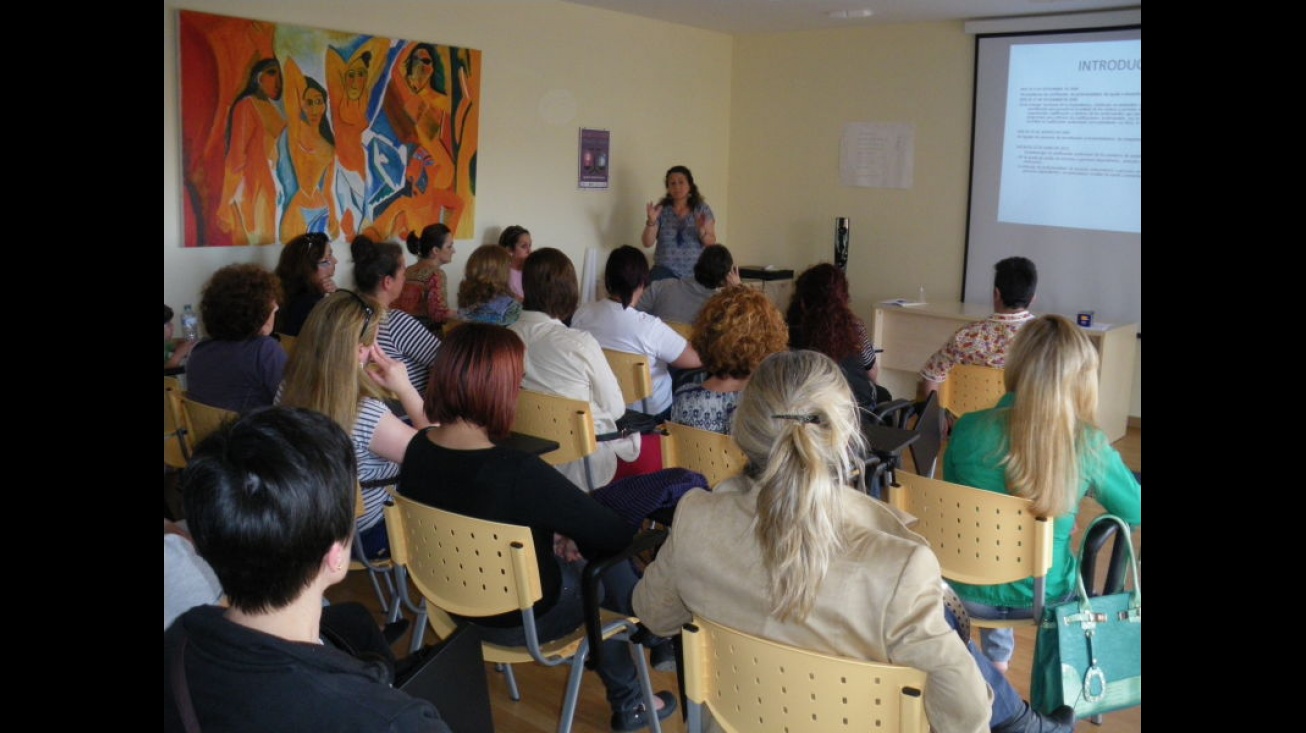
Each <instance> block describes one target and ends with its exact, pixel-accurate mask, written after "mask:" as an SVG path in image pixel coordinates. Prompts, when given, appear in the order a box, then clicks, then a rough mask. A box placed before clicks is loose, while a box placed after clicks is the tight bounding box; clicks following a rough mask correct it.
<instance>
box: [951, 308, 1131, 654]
mask: <svg viewBox="0 0 1306 733" xmlns="http://www.w3.org/2000/svg"><path fill="white" fill-rule="evenodd" d="M1097 369H1098V355H1097V350H1096V349H1094V348H1093V344H1092V342H1091V341H1089V339H1088V336H1087V335H1086V334H1085V333H1084V331H1083V329H1081V328H1080V327H1079V326H1077V325H1075V324H1074V323H1072V322H1070V320H1068V319H1066V318H1063V317H1062V316H1057V315H1046V316H1040V317H1038V318H1036V319H1034V320H1032V321H1030V322H1029V323H1028V324H1026V325H1025V327H1024V328H1022V329H1021V330H1020V332H1019V333H1017V334H1016V338H1015V340H1014V341H1012V343H1011V348H1010V349H1009V350H1008V351H1007V365H1006V371H1005V373H1004V375H1003V380H1004V381H1005V383H1006V387H1007V394H1006V395H1004V396H1003V398H1002V399H1001V400H999V401H998V404H997V406H996V407H993V408H992V409H988V410H980V411H978V412H972V413H968V414H966V415H964V416H962V418H961V419H960V420H958V421H957V424H956V426H954V427H953V430H952V438H951V439H950V441H949V443H948V450H947V452H946V453H945V454H944V457H943V475H944V476H945V477H946V478H947V479H948V480H949V481H952V482H955V483H959V484H965V485H967V486H975V487H977V488H981V489H986V490H988V491H997V492H1002V493H1006V494H1012V495H1014V496H1023V497H1025V498H1027V499H1030V500H1031V501H1033V502H1034V510H1035V511H1036V512H1037V513H1038V514H1040V515H1041V516H1045V517H1050V518H1052V519H1053V530H1052V532H1053V551H1052V569H1051V570H1050V571H1049V572H1048V577H1047V585H1046V596H1047V598H1048V599H1049V601H1055V600H1060V599H1063V598H1067V597H1071V596H1073V595H1074V594H1075V592H1076V591H1075V587H1076V583H1075V573H1077V572H1079V564H1078V562H1077V561H1076V559H1075V556H1074V552H1073V550H1072V549H1071V546H1070V537H1071V535H1072V534H1073V533H1074V531H1075V521H1076V517H1077V516H1078V514H1079V505H1080V502H1081V501H1082V500H1083V498H1084V496H1085V495H1087V494H1088V493H1089V492H1090V491H1091V492H1092V493H1093V497H1094V498H1095V499H1096V500H1097V501H1098V503H1100V504H1101V505H1102V506H1103V507H1105V508H1106V510H1107V511H1108V512H1110V513H1112V514H1115V515H1117V516H1119V517H1121V518H1122V519H1124V520H1125V521H1126V522H1129V523H1130V524H1131V525H1139V524H1141V523H1142V521H1143V506H1142V492H1143V490H1142V486H1141V484H1139V482H1138V479H1137V477H1135V475H1134V473H1133V472H1132V471H1130V470H1129V468H1128V467H1127V466H1126V465H1125V462H1124V460H1123V459H1122V458H1121V457H1120V454H1119V453H1118V452H1117V451H1116V450H1115V449H1114V448H1112V447H1111V444H1110V442H1109V441H1108V440H1107V437H1106V434H1105V433H1103V432H1102V431H1101V430H1100V429H1098V427H1097V424H1096V416H1097ZM953 587H954V588H955V589H956V590H957V595H958V596H960V597H961V599H962V601H963V602H965V604H966V607H967V609H968V610H969V611H970V613H971V615H972V616H976V617H979V618H1029V616H1030V614H1031V613H1032V612H1033V603H1034V584H1033V581H1032V580H1025V581H1021V582H1019V583H1009V584H1006V585H990V586H971V585H965V584H962V583H953ZM981 635H982V638H983V647H984V653H985V655H987V656H988V657H989V658H990V659H991V660H993V662H994V664H995V666H997V667H998V669H1001V670H1004V671H1005V669H1006V667H1007V663H1008V661H1009V660H1010V659H1011V655H1012V652H1013V651H1014V649H1015V637H1014V634H1013V633H1012V630H1011V629H983V630H981Z"/></svg>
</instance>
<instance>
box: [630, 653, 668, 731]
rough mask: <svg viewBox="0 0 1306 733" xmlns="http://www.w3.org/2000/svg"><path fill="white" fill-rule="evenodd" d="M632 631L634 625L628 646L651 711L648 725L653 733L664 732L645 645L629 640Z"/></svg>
mask: <svg viewBox="0 0 1306 733" xmlns="http://www.w3.org/2000/svg"><path fill="white" fill-rule="evenodd" d="M632 633H634V628H633V627H631V630H630V631H627V632H626V638H627V644H626V646H628V647H629V648H630V654H631V656H632V657H634V659H635V671H636V672H638V673H639V688H640V691H641V692H643V693H644V707H645V709H647V710H648V711H649V716H648V722H649V726H648V727H649V730H651V731H653V733H662V722H661V721H660V720H658V714H657V709H658V704H657V700H656V699H654V697H653V679H652V677H650V676H649V673H648V660H647V659H645V658H644V646H643V645H642V644H636V643H634V642H632V641H629V638H630V635H631V634H632Z"/></svg>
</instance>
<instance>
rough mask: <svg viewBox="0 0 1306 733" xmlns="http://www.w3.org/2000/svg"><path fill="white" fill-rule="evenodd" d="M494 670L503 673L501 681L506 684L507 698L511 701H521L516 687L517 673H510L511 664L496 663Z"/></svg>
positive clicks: (519, 691)
mask: <svg viewBox="0 0 1306 733" xmlns="http://www.w3.org/2000/svg"><path fill="white" fill-rule="evenodd" d="M494 669H495V671H498V672H502V673H503V681H504V682H506V683H507V684H508V698H509V699H510V700H512V701H513V702H521V690H519V689H517V675H515V674H513V673H512V665H511V664H502V663H500V664H496V665H494Z"/></svg>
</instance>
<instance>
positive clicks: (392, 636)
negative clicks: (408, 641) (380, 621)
mask: <svg viewBox="0 0 1306 733" xmlns="http://www.w3.org/2000/svg"><path fill="white" fill-rule="evenodd" d="M406 631H408V619H406V618H400V619H398V620H396V621H395V622H394V623H389V624H386V625H385V628H384V629H381V636H382V637H384V638H385V643H387V644H393V643H395V642H396V641H399V639H401V638H402V637H403V635H404V632H406Z"/></svg>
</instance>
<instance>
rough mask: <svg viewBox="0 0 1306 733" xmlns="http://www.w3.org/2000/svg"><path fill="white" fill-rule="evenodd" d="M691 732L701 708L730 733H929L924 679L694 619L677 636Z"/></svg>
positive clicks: (697, 728) (904, 669) (922, 675)
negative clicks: (681, 650) (836, 732)
mask: <svg viewBox="0 0 1306 733" xmlns="http://www.w3.org/2000/svg"><path fill="white" fill-rule="evenodd" d="M681 643H682V645H683V646H684V653H685V698H686V700H687V701H688V709H689V726H688V730H689V731H690V733H698V732H699V731H702V730H703V712H704V711H703V709H704V708H706V709H707V710H710V711H711V713H712V717H713V718H714V719H715V721H716V723H717V724H718V725H719V726H720V727H721V728H722V729H724V730H726V731H729V732H730V733H736V732H739V733H742V732H743V731H759V730H771V731H794V733H798V732H800V731H811V732H813V733H815V732H816V731H834V730H849V731H852V730H858V731H885V732H886V733H889V732H893V731H904V732H908V731H909V732H910V733H927V732H928V731H929V729H930V727H929V723H928V721H927V720H926V718H925V702H924V697H923V693H924V691H925V681H926V675H925V673H924V672H922V671H920V670H918V669H914V668H912V667H900V666H897V665H892V664H880V663H876V662H865V661H861V660H857V659H850V658H847V657H838V656H832V655H828V654H820V653H817V652H812V651H808V650H806V649H799V648H798V647H793V646H789V645H787V644H780V643H777V642H774V641H769V640H766V639H762V638H759V637H756V636H753V635H751V634H745V633H743V632H740V631H736V630H734V629H731V628H728V627H725V626H722V625H720V624H717V623H714V622H712V621H708V620H706V619H703V618H701V617H698V616H695V617H694V620H693V622H691V623H690V624H687V625H686V626H685V627H684V629H683V631H682V632H681Z"/></svg>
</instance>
